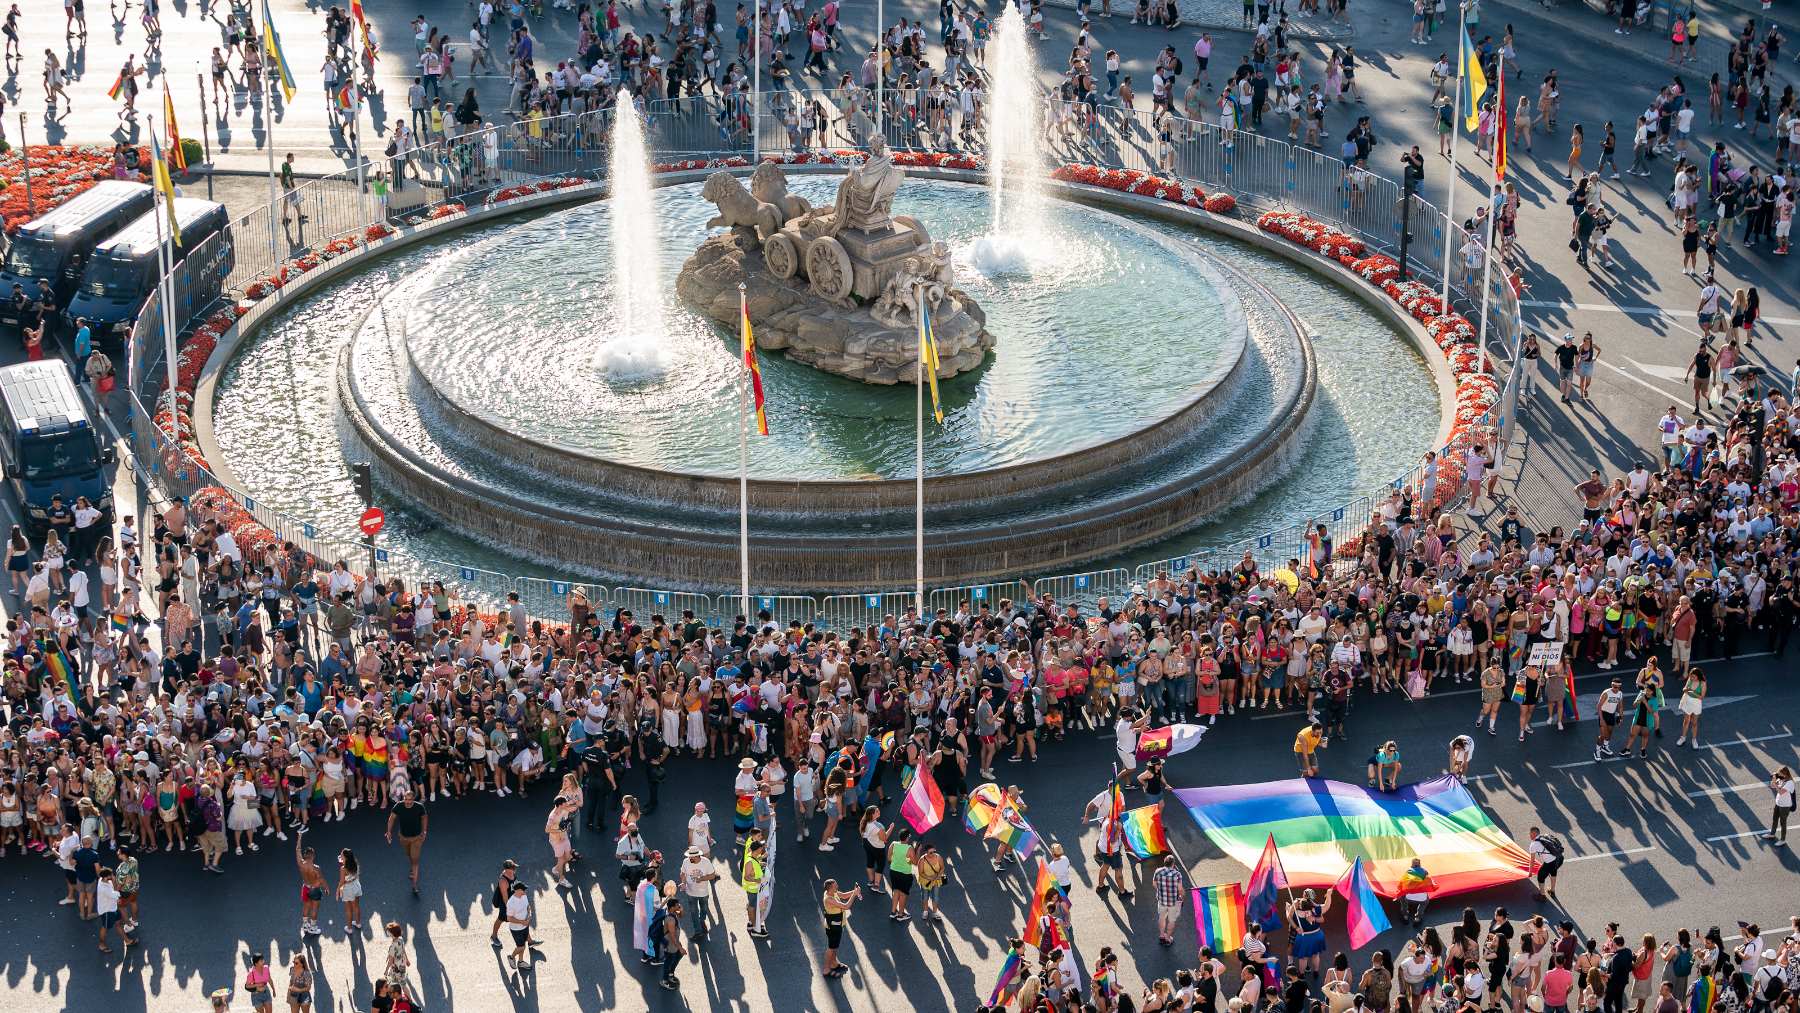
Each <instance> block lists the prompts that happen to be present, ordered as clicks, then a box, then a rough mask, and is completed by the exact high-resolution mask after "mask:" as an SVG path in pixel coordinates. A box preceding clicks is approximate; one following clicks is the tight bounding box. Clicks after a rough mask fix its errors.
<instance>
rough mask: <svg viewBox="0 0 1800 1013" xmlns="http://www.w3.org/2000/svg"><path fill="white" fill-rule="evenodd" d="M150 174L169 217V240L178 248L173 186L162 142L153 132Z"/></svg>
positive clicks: (179, 229) (179, 230) (179, 231)
mask: <svg viewBox="0 0 1800 1013" xmlns="http://www.w3.org/2000/svg"><path fill="white" fill-rule="evenodd" d="M150 173H151V178H150V182H151V185H153V186H155V187H156V192H157V193H160V194H162V200H163V209H164V211H165V213H167V214H168V216H169V238H171V239H173V240H175V245H176V246H180V245H181V227H180V226H179V225H177V224H176V221H175V184H174V183H173V182H172V181H171V180H170V179H169V163H168V162H167V161H166V160H165V159H164V158H163V151H162V141H161V140H159V139H158V138H157V136H156V131H154V130H152V131H150Z"/></svg>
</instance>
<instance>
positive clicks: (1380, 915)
mask: <svg viewBox="0 0 1800 1013" xmlns="http://www.w3.org/2000/svg"><path fill="white" fill-rule="evenodd" d="M1336 888H1337V892H1338V893H1339V895H1341V896H1342V897H1343V898H1344V900H1345V901H1346V904H1345V906H1344V928H1345V929H1346V930H1347V931H1348V932H1349V933H1350V948H1351V949H1355V950H1360V949H1362V948H1363V947H1365V946H1367V945H1369V941H1370V940H1372V939H1374V938H1375V937H1376V936H1379V935H1381V934H1382V933H1383V932H1386V931H1387V930H1388V929H1390V928H1392V927H1393V924H1392V923H1391V922H1389V921H1388V916H1387V912H1386V911H1383V910H1382V909H1381V898H1379V897H1377V896H1375V890H1374V889H1373V888H1372V887H1370V886H1369V876H1368V874H1367V873H1366V872H1364V871H1363V860H1362V856H1361V855H1358V856H1356V861H1354V862H1351V863H1350V868H1348V869H1346V870H1344V874H1343V875H1342V876H1340V877H1338V881H1337V884H1336Z"/></svg>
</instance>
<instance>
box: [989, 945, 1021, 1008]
mask: <svg viewBox="0 0 1800 1013" xmlns="http://www.w3.org/2000/svg"><path fill="white" fill-rule="evenodd" d="M1024 967H1025V961H1024V960H1022V959H1020V957H1019V950H1018V948H1017V947H1008V948H1007V950H1006V960H1005V962H1004V963H1002V964H1001V965H1000V976H999V977H998V978H997V979H995V981H994V990H993V991H992V992H990V993H988V1001H987V1004H988V1005H989V1006H998V1005H1000V1003H1001V1001H1002V1000H1005V1001H1008V1002H1010V1001H1011V999H1012V994H1013V992H1015V991H1017V990H1018V988H1019V984H1020V978H1019V972H1020V971H1022V970H1024Z"/></svg>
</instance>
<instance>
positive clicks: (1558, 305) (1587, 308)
mask: <svg viewBox="0 0 1800 1013" xmlns="http://www.w3.org/2000/svg"><path fill="white" fill-rule="evenodd" d="M1519 305H1520V306H1529V307H1531V308H1532V309H1541V310H1547V309H1563V310H1581V311H1583V312H1587V313H1623V314H1625V315H1627V316H1634V317H1658V316H1660V317H1691V316H1693V315H1694V312H1695V311H1694V310H1691V309H1679V310H1666V309H1663V308H1662V307H1661V306H1615V305H1613V304H1612V303H1594V302H1578V303H1567V302H1556V301H1555V300H1551V299H1521V300H1520V301H1519ZM1757 319H1758V320H1760V321H1762V322H1764V323H1768V324H1788V325H1792V324H1800V319H1797V318H1794V317H1761V316H1759V317H1757Z"/></svg>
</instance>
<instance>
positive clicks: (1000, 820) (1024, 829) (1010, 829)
mask: <svg viewBox="0 0 1800 1013" xmlns="http://www.w3.org/2000/svg"><path fill="white" fill-rule="evenodd" d="M987 837H988V839H989V840H995V841H999V842H1000V843H1001V844H1004V845H1006V846H1007V847H1009V848H1011V849H1013V850H1014V851H1016V852H1018V854H1019V855H1020V857H1024V856H1025V855H1029V854H1031V849H1032V848H1035V847H1037V840H1038V835H1037V831H1035V830H1033V829H1031V824H1030V823H1029V822H1027V821H1026V819H1025V814H1024V813H1022V812H1020V811H1019V810H1018V808H1017V807H1015V806H1013V805H1012V804H1011V803H1007V804H1004V805H1002V806H1000V809H999V811H998V813H997V814H996V815H995V818H994V821H993V822H992V823H990V824H988V828H987Z"/></svg>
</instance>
